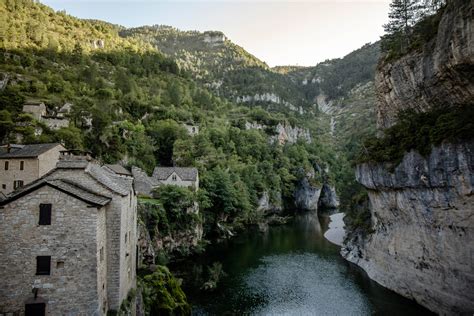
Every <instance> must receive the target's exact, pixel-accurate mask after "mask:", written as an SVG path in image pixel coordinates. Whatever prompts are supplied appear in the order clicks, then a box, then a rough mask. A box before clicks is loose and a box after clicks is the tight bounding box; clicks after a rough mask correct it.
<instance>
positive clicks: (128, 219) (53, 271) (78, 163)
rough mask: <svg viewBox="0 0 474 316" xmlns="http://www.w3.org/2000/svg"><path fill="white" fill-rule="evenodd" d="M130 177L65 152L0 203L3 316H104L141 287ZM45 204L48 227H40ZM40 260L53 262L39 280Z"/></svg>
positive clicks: (1, 305) (1, 302) (133, 192)
mask: <svg viewBox="0 0 474 316" xmlns="http://www.w3.org/2000/svg"><path fill="white" fill-rule="evenodd" d="M132 183H133V178H132V177H131V176H129V177H124V176H123V175H118V174H115V173H114V172H113V171H112V170H110V169H108V168H104V167H102V166H100V165H98V164H97V163H95V162H93V161H92V160H91V159H90V158H87V157H85V156H73V155H68V154H67V153H63V155H62V156H61V159H60V160H59V162H58V164H57V167H56V169H54V170H53V171H51V172H49V173H48V174H47V175H45V176H44V177H42V178H40V179H38V180H36V181H34V182H32V183H31V184H29V185H26V186H25V187H23V188H21V189H19V190H17V191H15V192H13V193H11V194H10V195H9V196H7V199H6V200H3V201H1V202H0V256H1V257H2V260H1V261H0V271H2V273H1V274H0V282H1V284H2V287H1V288H0V314H9V313H12V314H11V315H25V310H26V308H27V305H28V304H45V315H105V314H107V312H108V311H113V310H118V309H119V307H120V304H121V303H122V301H123V300H124V299H126V297H127V295H128V294H129V292H130V290H131V289H132V288H134V287H135V286H136V272H135V271H136V240H137V237H136V234H137V231H136V230H137V228H136V222H137V214H136V205H137V200H136V196H135V191H134V189H133V185H132ZM40 204H48V205H51V222H50V224H49V225H40V224H39V223H40V221H39V219H40V215H39V214H40ZM37 256H50V260H51V261H50V265H49V267H50V272H49V275H37V274H36V272H37V262H36V260H37V259H36V258H37Z"/></svg>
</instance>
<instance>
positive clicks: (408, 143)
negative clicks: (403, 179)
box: [357, 104, 474, 164]
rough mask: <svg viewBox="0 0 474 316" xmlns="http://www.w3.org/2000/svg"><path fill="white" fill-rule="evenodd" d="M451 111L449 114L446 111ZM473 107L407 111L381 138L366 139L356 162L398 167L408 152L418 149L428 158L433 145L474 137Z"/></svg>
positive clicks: (469, 105)
mask: <svg viewBox="0 0 474 316" xmlns="http://www.w3.org/2000/svg"><path fill="white" fill-rule="evenodd" d="M447 111H448V112H447ZM473 117H474V106H473V105H472V104H468V105H465V106H459V107H454V108H450V109H448V110H447V109H446V108H441V107H438V108H434V109H432V110H431V111H429V112H421V113H420V112H416V111H415V110H412V109H411V110H406V111H403V112H401V113H400V114H399V116H398V122H397V123H396V124H395V125H393V126H392V127H390V128H387V129H386V130H384V134H383V136H382V137H380V138H376V137H371V138H368V139H366V141H365V142H364V146H363V149H362V151H361V152H360V154H359V157H358V159H357V162H358V163H362V162H369V161H373V162H392V163H394V164H398V163H400V162H401V160H402V159H403V156H404V155H405V153H406V152H409V151H411V150H416V151H418V152H419V153H420V154H422V155H424V156H427V155H429V154H430V152H431V148H432V146H438V145H440V144H441V143H442V142H443V141H447V142H454V143H456V142H460V141H467V140H471V139H473V138H474V122H473V121H472V118H473Z"/></svg>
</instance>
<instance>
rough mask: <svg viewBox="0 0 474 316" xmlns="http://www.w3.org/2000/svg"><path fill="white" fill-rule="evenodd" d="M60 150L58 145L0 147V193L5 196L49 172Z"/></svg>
mask: <svg viewBox="0 0 474 316" xmlns="http://www.w3.org/2000/svg"><path fill="white" fill-rule="evenodd" d="M62 150H65V149H64V147H63V146H62V145H61V144H59V143H51V144H31V145H17V144H8V145H4V146H0V192H1V193H3V194H5V195H6V194H8V193H10V192H12V191H13V190H15V189H18V188H20V187H22V186H23V185H26V184H28V183H30V182H32V181H34V180H36V179H38V178H40V177H42V176H43V175H45V174H46V173H48V172H49V171H51V170H52V169H53V168H54V167H55V166H56V163H57V162H58V160H59V155H60V152H61V151H62Z"/></svg>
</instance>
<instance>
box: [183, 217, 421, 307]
mask: <svg viewBox="0 0 474 316" xmlns="http://www.w3.org/2000/svg"><path fill="white" fill-rule="evenodd" d="M328 222H329V217H320V218H318V216H315V215H312V214H306V215H301V216H298V217H297V218H296V219H295V220H294V221H293V222H292V223H291V224H287V225H282V226H274V227H270V228H269V230H268V231H267V232H265V233H261V232H258V231H256V230H255V231H250V232H247V233H245V234H243V235H240V236H238V237H235V238H234V239H232V240H230V241H227V242H225V243H220V244H218V245H215V246H212V247H210V249H208V250H207V251H206V253H205V254H203V255H202V256H200V257H197V258H194V259H193V260H191V261H188V262H186V269H187V270H188V271H195V272H201V271H203V270H205V267H206V266H208V265H210V264H212V263H213V262H221V263H222V265H223V269H224V271H225V272H226V276H225V277H223V278H221V280H220V282H219V286H218V287H217V289H216V290H214V291H204V290H201V289H200V288H199V287H198V284H202V283H199V282H196V285H194V286H193V285H192V284H189V283H190V282H188V284H186V282H185V284H184V287H185V291H186V292H187V295H188V299H189V300H190V302H191V303H192V305H193V314H194V315H430V313H429V312H428V311H427V310H425V309H424V308H422V307H421V306H420V305H417V304H416V303H414V302H412V301H410V300H407V299H405V298H403V297H401V296H400V295H397V294H395V293H394V292H392V291H389V290H387V289H385V288H383V287H381V286H380V285H378V284H377V283H375V282H374V281H371V280H370V279H369V278H368V277H367V276H366V274H365V273H364V272H363V271H362V270H361V269H360V268H358V267H356V266H354V265H352V264H350V263H348V262H346V261H345V260H343V259H342V257H341V256H340V255H339V247H338V246H336V245H334V244H332V243H330V242H329V241H327V240H326V239H325V238H324V236H323V233H324V232H325V231H326V230H327V227H328ZM197 274H198V273H197ZM201 281H202V280H201Z"/></svg>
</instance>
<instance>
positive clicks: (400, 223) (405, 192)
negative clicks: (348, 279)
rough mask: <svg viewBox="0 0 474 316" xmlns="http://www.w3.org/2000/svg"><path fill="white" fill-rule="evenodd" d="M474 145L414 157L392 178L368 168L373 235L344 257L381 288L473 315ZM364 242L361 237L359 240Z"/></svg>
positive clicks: (365, 178)
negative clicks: (362, 270)
mask: <svg viewBox="0 0 474 316" xmlns="http://www.w3.org/2000/svg"><path fill="white" fill-rule="evenodd" d="M473 175H474V142H471V143H468V144H458V145H452V144H444V145H442V146H440V147H438V148H434V149H433V150H432V152H431V154H430V156H429V157H428V158H423V157H422V156H420V155H419V154H418V153H416V152H410V153H409V154H407V155H406V156H405V158H404V159H403V161H402V163H401V164H400V165H399V166H398V167H397V168H396V169H395V170H394V172H393V173H390V172H389V171H387V168H386V167H385V166H383V165H382V164H363V165H359V166H358V167H357V170H356V177H357V180H358V181H359V182H360V183H361V184H362V185H364V186H365V187H366V188H367V189H368V192H369V198H370V202H371V212H372V228H373V233H372V234H370V235H369V237H368V238H366V239H359V242H354V240H352V241H351V242H349V243H347V244H346V246H345V248H344V249H343V255H344V256H345V258H346V259H348V260H349V261H351V262H354V263H356V264H358V265H359V266H361V267H362V268H363V269H364V270H366V272H367V273H368V274H369V276H370V277H371V278H372V279H374V280H376V281H377V282H379V283H380V284H382V285H384V286H386V287H388V288H390V289H392V290H394V291H395V292H398V293H400V294H402V295H404V296H406V297H409V298H412V299H415V300H416V301H417V302H419V303H420V304H422V305H424V306H426V307H428V308H429V309H431V310H433V311H436V312H438V313H443V314H460V313H472V312H473V311H474V257H473V254H474V242H473V241H474V194H473V193H474V191H473V188H474V176H473ZM360 240H363V242H362V243H361V242H360Z"/></svg>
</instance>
